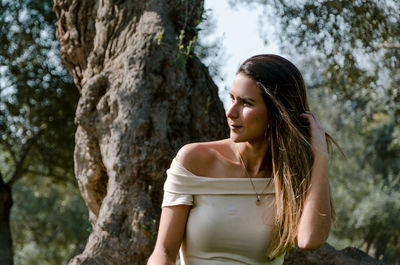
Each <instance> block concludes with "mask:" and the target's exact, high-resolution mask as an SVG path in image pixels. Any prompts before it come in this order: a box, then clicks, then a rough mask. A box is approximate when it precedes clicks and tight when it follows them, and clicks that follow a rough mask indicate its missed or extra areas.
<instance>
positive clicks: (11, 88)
mask: <svg viewBox="0 0 400 265" xmlns="http://www.w3.org/2000/svg"><path fill="white" fill-rule="evenodd" d="M52 6H53V2H52V1H48V0H41V1H40V0H15V1H8V0H0V42H1V43H0V132H1V138H0V175H1V176H0V195H1V196H0V198H1V199H0V210H1V212H0V237H1V238H3V237H2V236H4V235H6V233H7V231H4V230H5V229H4V227H5V225H4V224H5V223H4V222H5V221H4V220H5V218H6V217H7V215H8V214H9V215H10V224H11V237H12V240H13V249H14V263H15V264H16V265H28V264H43V265H50V264H51V265H53V264H66V263H67V261H68V260H69V259H70V258H71V257H72V256H74V255H76V254H78V253H80V252H81V251H82V250H83V248H84V246H85V243H86V240H87V237H88V235H89V233H90V224H89V222H88V214H87V209H86V206H85V204H84V201H83V200H82V199H81V197H80V193H79V188H78V184H77V182H76V180H75V177H74V171H73V162H74V161H73V150H74V132H75V130H76V127H75V125H74V116H75V109H76V106H77V102H78V98H79V93H78V89H77V88H76V87H75V85H74V84H73V80H72V78H71V77H70V76H69V74H68V72H67V71H66V70H65V69H64V68H63V67H62V65H61V59H60V56H59V54H58V49H59V46H58V41H57V39H56V37H55V22H56V16H55V14H54V12H53V11H52ZM203 17H204V19H203V21H202V23H201V24H200V25H199V27H198V30H199V36H198V40H197V43H196V46H195V53H196V54H197V56H199V57H200V58H201V59H202V61H203V62H204V64H205V65H206V66H208V68H209V71H210V73H211V75H212V76H213V79H214V81H215V82H216V84H217V85H218V86H219V88H220V90H219V94H220V98H221V100H222V101H223V102H224V104H225V107H227V106H228V105H227V104H228V90H229V88H230V85H231V83H232V80H233V78H234V75H235V72H236V70H237V67H238V66H239V64H240V63H241V62H242V61H244V60H245V59H246V58H248V57H250V56H252V55H255V54H260V53H275V54H279V55H282V56H284V57H286V58H287V59H289V60H290V61H292V62H294V63H295V64H296V65H297V66H298V68H299V69H300V71H301V72H302V74H303V76H304V78H305V81H306V85H307V87H308V94H309V100H310V105H311V109H312V111H314V112H316V113H317V114H318V116H319V117H320V120H321V122H322V124H323V126H324V128H325V129H326V131H327V132H328V133H330V134H331V135H332V136H333V137H334V139H335V140H336V141H337V142H338V143H339V145H340V146H341V147H342V149H343V150H344V152H345V154H346V156H347V158H344V157H343V156H341V155H340V153H339V152H338V150H337V149H335V148H333V150H332V151H333V152H332V159H331V163H330V178H331V186H332V192H333V195H334V200H335V204H336V205H335V206H336V211H337V222H336V224H335V225H334V227H333V229H332V232H331V235H330V237H329V239H328V242H329V243H330V244H331V245H333V246H334V247H335V248H337V249H342V248H344V247H346V246H355V247H358V248H360V249H362V250H363V251H365V252H367V253H369V254H370V255H371V256H374V257H376V258H378V259H380V260H382V261H384V262H385V263H387V264H400V229H399V228H400V67H399V66H400V3H399V1H395V0H381V1H380V0H355V1H339V0H338V1H335V0H332V1H325V0H320V1H308V0H297V1H285V0H275V1H268V0H254V1H250V0H231V1H228V0H218V1H212V0H207V1H205V11H204V16H203ZM11 195H12V201H13V205H12V207H11V212H7V211H6V210H4V209H3V208H6V207H3V206H4V205H6V204H7V203H11V200H10V198H11V197H10V196H11ZM2 244H3V243H1V242H0V247H1V246H2Z"/></svg>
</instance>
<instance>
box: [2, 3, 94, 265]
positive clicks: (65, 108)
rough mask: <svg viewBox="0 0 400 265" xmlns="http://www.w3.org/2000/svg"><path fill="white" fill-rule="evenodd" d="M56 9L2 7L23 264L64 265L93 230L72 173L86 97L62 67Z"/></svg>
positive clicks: (9, 165) (12, 178)
mask: <svg viewBox="0 0 400 265" xmlns="http://www.w3.org/2000/svg"><path fill="white" fill-rule="evenodd" d="M52 6H53V1H39V0H18V1H7V0H2V1H0V14H1V15H0V39H1V44H2V45H0V129H1V132H2V133H1V136H0V162H1V164H0V171H1V172H2V175H3V176H4V182H6V183H7V184H8V185H10V186H12V192H13V199H14V204H13V207H12V209H11V229H12V235H13V247H14V255H15V263H16V264H61V262H63V261H65V260H66V259H67V258H70V257H71V255H73V254H74V253H76V252H77V251H79V250H81V249H82V247H83V244H84V242H85V240H86V238H87V235H88V232H87V230H88V228H89V223H88V221H87V218H88V217H87V210H86V207H85V206H84V203H83V201H82V199H81V198H80V196H79V192H78V187H77V185H76V180H75V178H74V171H73V149H74V133H75V130H76V126H75V125H74V121H73V118H74V114H75V109H76V105H77V102H78V98H79V93H78V90H77V89H76V87H75V85H74V84H73V81H72V78H71V77H70V75H69V74H68V73H67V71H66V70H65V69H64V68H63V67H62V66H61V64H60V61H61V59H60V56H59V54H58V49H59V47H58V41H57V40H56V38H55V27H54V25H55V22H56V17H55V14H54V12H53V11H52Z"/></svg>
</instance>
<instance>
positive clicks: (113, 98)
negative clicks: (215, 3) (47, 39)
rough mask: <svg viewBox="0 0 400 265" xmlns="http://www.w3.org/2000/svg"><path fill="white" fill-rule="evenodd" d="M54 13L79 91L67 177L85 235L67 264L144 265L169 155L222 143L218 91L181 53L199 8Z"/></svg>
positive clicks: (136, 1) (139, 4) (118, 4)
mask: <svg viewBox="0 0 400 265" xmlns="http://www.w3.org/2000/svg"><path fill="white" fill-rule="evenodd" d="M54 11H55V12H56V14H57V17H58V21H57V38H58V39H59V41H60V53H61V56H62V59H63V63H64V65H65V66H66V67H67V69H68V70H69V71H70V73H71V74H72V76H73V78H74V81H75V84H76V85H77V87H78V89H79V90H80V93H81V97H80V100H79V104H78V108H77V111H76V117H75V122H76V123H77V125H78V129H77V132H76V144H75V154H74V159H75V174H76V177H77V180H78V182H79V187H80V190H81V193H82V196H83V198H84V200H85V202H86V205H87V207H88V209H89V213H90V222H91V224H92V227H93V230H92V232H91V235H90V237H89V239H88V242H87V245H86V248H85V250H84V252H83V253H82V254H80V255H78V256H76V257H75V258H73V259H72V260H71V261H70V262H69V264H70V265H72V264H74V265H75V264H102V265H106V264H110V265H111V264H112V265H115V264H119V265H124V264H130V265H133V264H144V263H145V260H146V259H147V257H148V256H149V254H150V252H151V250H152V247H153V245H154V239H155V233H156V231H157V228H158V219H159V214H160V203H161V199H162V198H161V196H162V185H163V182H164V180H165V176H166V175H165V170H166V169H167V168H168V167H169V164H170V162H171V160H172V158H173V156H174V155H175V153H176V151H177V150H178V149H179V148H180V147H181V146H182V145H183V144H185V143H188V142H192V141H202V140H211V139H218V138H219V139H220V138H223V137H226V136H227V135H228V128H227V125H226V121H225V117H224V109H223V105H222V103H221V101H220V100H219V98H218V93H217V87H216V86H215V84H214V83H213V82H212V80H211V79H210V76H209V74H208V71H207V69H206V67H204V66H203V65H202V64H201V62H200V61H199V60H198V59H197V58H195V57H192V58H190V56H188V54H186V51H188V50H190V41H191V40H194V37H195V34H196V31H195V30H194V29H195V27H196V25H197V24H198V23H199V22H200V20H201V17H202V12H203V1H201V0H195V1H188V0H163V1H161V0H147V1H144V0H129V1H123V0H102V1H96V0H85V1H83V0H81V1H78V0H55V3H54ZM182 30H183V31H182ZM183 33H184V34H183Z"/></svg>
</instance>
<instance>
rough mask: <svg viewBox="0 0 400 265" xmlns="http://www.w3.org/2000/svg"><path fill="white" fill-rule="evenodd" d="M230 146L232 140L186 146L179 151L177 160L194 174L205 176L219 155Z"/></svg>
mask: <svg viewBox="0 0 400 265" xmlns="http://www.w3.org/2000/svg"><path fill="white" fill-rule="evenodd" d="M229 145H230V139H224V140H219V141H211V142H199V143H190V144H186V145H184V146H183V147H182V148H181V149H180V150H179V151H178V153H177V154H176V157H175V159H176V160H177V161H178V162H179V163H181V164H182V165H183V166H184V167H185V168H186V169H187V170H189V171H190V172H192V173H193V174H195V175H198V176H204V175H206V171H207V170H208V169H210V168H211V167H212V166H213V164H214V163H215V161H216V158H217V157H218V155H219V154H220V153H221V152H224V150H225V149H227V148H228V147H229Z"/></svg>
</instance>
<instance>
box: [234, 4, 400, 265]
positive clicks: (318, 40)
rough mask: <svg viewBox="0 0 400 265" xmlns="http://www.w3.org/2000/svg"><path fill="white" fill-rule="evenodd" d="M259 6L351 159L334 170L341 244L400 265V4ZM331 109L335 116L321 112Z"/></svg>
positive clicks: (339, 161)
mask: <svg viewBox="0 0 400 265" xmlns="http://www.w3.org/2000/svg"><path fill="white" fill-rule="evenodd" d="M231 2H232V3H233V4H243V3H247V4H250V2H251V3H253V4H254V3H255V1H245V0H241V1H238V0H237V1H231ZM256 2H257V3H260V4H263V5H264V6H265V7H266V12H265V14H270V17H269V20H266V19H265V17H263V18H260V20H261V21H262V22H264V23H268V22H269V21H275V22H276V27H277V30H276V32H278V33H279V36H277V37H278V38H279V39H280V43H281V45H282V48H283V52H284V53H286V54H288V55H289V56H292V57H293V58H295V59H297V62H298V64H299V65H301V66H302V67H301V68H302V69H303V73H304V74H305V77H306V82H307V85H308V87H309V88H311V91H310V94H314V95H316V96H315V99H316V101H314V109H319V111H320V113H322V115H323V116H325V117H327V118H326V119H324V120H326V121H332V122H330V124H327V125H326V126H327V127H328V128H330V129H332V132H334V135H337V136H338V137H337V140H338V141H339V143H342V146H343V147H344V149H345V151H346V153H347V154H349V161H348V162H345V161H343V160H342V159H337V158H336V160H334V161H333V165H332V173H331V175H333V176H334V178H333V186H334V189H335V193H336V202H337V209H338V223H337V226H336V227H335V229H334V230H333V236H334V237H336V240H339V241H337V242H336V243H340V241H342V242H346V243H352V244H356V245H358V246H360V247H363V249H365V250H366V251H368V252H369V253H370V254H373V255H374V256H376V257H378V258H380V259H383V260H385V261H386V262H388V263H390V264H400V260H399V257H400V242H399V240H398V238H399V237H400V231H399V230H398V229H393V228H394V227H399V225H400V223H399V220H400V203H399V200H398V198H399V196H400V140H399V139H400V71H399V69H400V60H399V58H400V2H398V1H390V0H387V1H377V0H356V1H341V0H336V1H311V0H306V1H288V0H278V1H266V0H260V1H256ZM301 56H302V57H303V58H302V59H299V58H300V57H301ZM328 91H329V92H328ZM327 103H329V104H331V106H332V107H329V112H330V113H326V112H327V111H326V110H325V109H323V108H321V107H319V105H322V106H326V105H324V104H327ZM333 106H335V107H333ZM335 108H336V109H337V110H339V111H338V112H335V111H333V110H335ZM335 115H336V116H335Z"/></svg>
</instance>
